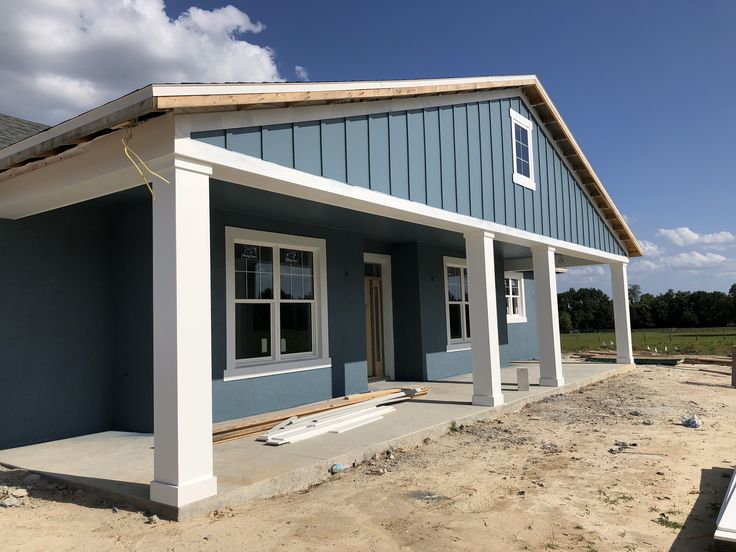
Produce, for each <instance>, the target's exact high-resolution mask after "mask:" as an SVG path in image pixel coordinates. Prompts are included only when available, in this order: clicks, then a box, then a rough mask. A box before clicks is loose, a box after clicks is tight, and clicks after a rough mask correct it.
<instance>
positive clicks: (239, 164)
mask: <svg viewBox="0 0 736 552" xmlns="http://www.w3.org/2000/svg"><path fill="white" fill-rule="evenodd" d="M174 147H175V151H176V153H177V155H181V156H183V157H188V158H191V159H195V160H200V161H203V162H207V163H210V164H211V165H212V167H213V171H214V174H213V178H215V179H218V180H224V181H227V182H231V183H233V184H239V185H242V186H248V187H252V188H257V189H262V190H266V191H270V192H273V193H279V194H285V195H290V196H292V197H299V198H302V199H309V200H311V201H316V202H318V203H324V204H327V205H334V206H336V207H344V208H348V209H353V210H358V211H361V212H364V213H368V214H375V215H379V216H384V217H388V218H393V219H396V220H403V221H406V222H413V223H417V224H424V225H429V226H432V227H435V228H440V229H444V230H450V231H452V232H467V231H473V230H481V231H486V232H491V233H493V234H495V237H496V239H498V240H501V241H504V242H508V243H513V244H516V245H523V246H526V247H529V246H531V245H548V246H550V247H555V248H556V249H557V251H559V252H560V253H565V254H568V255H571V256H573V257H581V258H583V259H588V260H591V261H594V262H609V261H616V262H621V263H628V261H629V259H628V257H626V256H624V255H616V254H614V253H608V252H606V251H601V250H599V249H594V248H592V247H587V246H583V245H578V244H575V243H571V242H566V241H563V240H559V239H556V238H551V237H548V236H543V235H541V234H535V233H533V232H528V231H526V230H520V229H518V228H512V227H510V226H506V225H503V224H498V223H496V222H491V221H486V220H482V219H478V218H474V217H471V216H469V215H462V214H460V213H454V212H452V211H445V210H443V209H440V208H438V207H431V206H429V205H425V204H423V203H417V202H415V201H410V200H408V199H402V198H399V197H394V196H391V195H388V194H384V193H381V192H376V191H374V190H369V189H367V188H363V187H360V186H351V185H349V184H345V183H344V182H338V181H336V180H332V179H329V178H325V177H323V176H316V175H313V174H309V173H305V172H302V171H299V170H297V169H292V168H289V167H284V166H281V165H278V164H276V163H271V162H269V161H264V160H262V159H256V158H255V157H251V156H249V155H244V154H242V153H237V152H234V151H229V150H226V149H224V148H219V147H217V146H213V145H211V144H207V143H204V142H200V141H197V140H192V139H191V138H179V139H177V140H176V142H175V146H174Z"/></svg>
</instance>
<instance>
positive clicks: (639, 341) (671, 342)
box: [562, 328, 736, 356]
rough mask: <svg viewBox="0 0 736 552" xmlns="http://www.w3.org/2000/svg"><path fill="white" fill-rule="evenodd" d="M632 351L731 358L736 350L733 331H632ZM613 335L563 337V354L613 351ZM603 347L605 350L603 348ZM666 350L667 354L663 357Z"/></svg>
mask: <svg viewBox="0 0 736 552" xmlns="http://www.w3.org/2000/svg"><path fill="white" fill-rule="evenodd" d="M631 335H632V341H633V345H634V350H635V351H646V350H647V346H648V347H649V348H650V349H651V350H652V351H654V348H655V347H656V348H657V351H658V352H659V353H660V354H675V355H676V354H701V355H727V356H730V355H731V349H732V348H733V347H735V346H736V328H682V329H677V330H634V331H633V332H631ZM611 342H614V344H615V342H616V336H615V334H614V332H613V331H607V332H599V333H579V334H562V350H563V351H566V352H573V351H590V350H605V349H610V350H615V346H611ZM604 344H605V346H604ZM665 347H666V348H667V352H666V353H665Z"/></svg>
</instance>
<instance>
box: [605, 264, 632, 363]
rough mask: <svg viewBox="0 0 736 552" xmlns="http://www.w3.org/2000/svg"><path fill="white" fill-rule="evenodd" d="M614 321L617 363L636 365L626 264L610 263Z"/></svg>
mask: <svg viewBox="0 0 736 552" xmlns="http://www.w3.org/2000/svg"><path fill="white" fill-rule="evenodd" d="M609 266H610V267H611V289H612V291H613V319H614V324H615V326H616V362H618V363H619V364H634V352H633V348H632V345H631V318H630V315H629V278H628V275H627V269H626V266H627V265H626V263H610V264H609Z"/></svg>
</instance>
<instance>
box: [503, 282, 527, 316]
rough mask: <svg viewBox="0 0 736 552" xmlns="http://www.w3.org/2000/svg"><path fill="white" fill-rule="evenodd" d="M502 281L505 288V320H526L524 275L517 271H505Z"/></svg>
mask: <svg viewBox="0 0 736 552" xmlns="http://www.w3.org/2000/svg"><path fill="white" fill-rule="evenodd" d="M503 283H504V288H505V290H506V321H507V322H508V323H510V324H513V323H519V322H526V308H525V304H524V276H523V275H522V274H521V273H519V272H506V273H505V274H504V275H503Z"/></svg>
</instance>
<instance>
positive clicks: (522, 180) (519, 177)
mask: <svg viewBox="0 0 736 552" xmlns="http://www.w3.org/2000/svg"><path fill="white" fill-rule="evenodd" d="M514 183H515V184H519V185H520V186H524V187H525V188H529V189H530V190H536V189H537V184H536V183H535V182H534V181H533V180H532V179H531V178H529V177H528V176H524V175H523V174H519V173H514Z"/></svg>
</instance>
